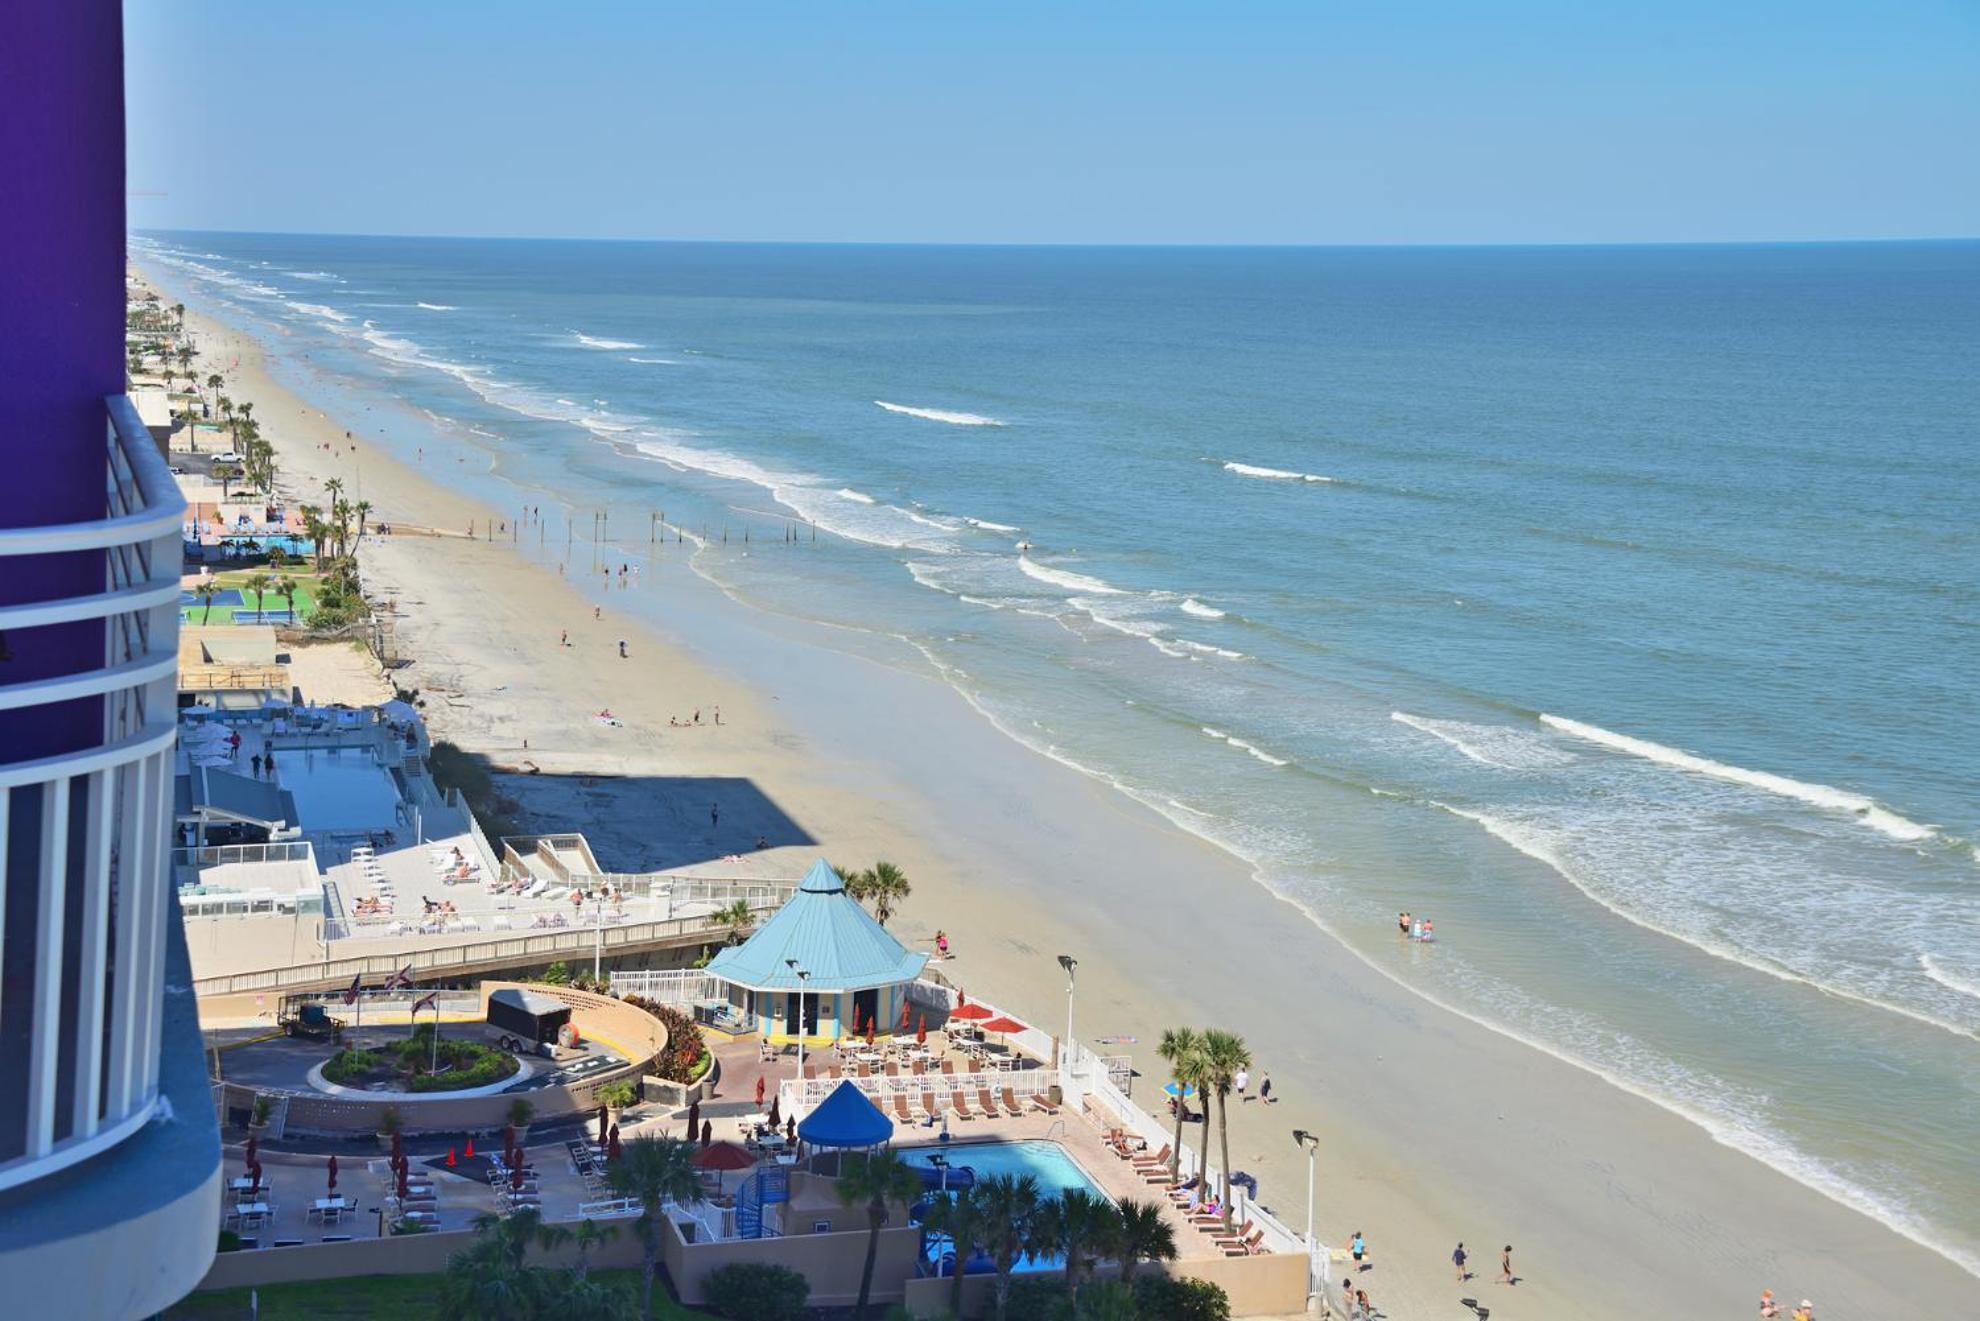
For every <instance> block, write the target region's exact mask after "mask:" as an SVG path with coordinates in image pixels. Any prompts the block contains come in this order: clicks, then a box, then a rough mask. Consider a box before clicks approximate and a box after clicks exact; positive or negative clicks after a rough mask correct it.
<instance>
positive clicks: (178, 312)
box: [172, 303, 186, 330]
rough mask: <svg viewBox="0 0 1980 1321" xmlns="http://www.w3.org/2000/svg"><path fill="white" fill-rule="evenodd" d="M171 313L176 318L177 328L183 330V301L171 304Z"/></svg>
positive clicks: (184, 325)
mask: <svg viewBox="0 0 1980 1321" xmlns="http://www.w3.org/2000/svg"><path fill="white" fill-rule="evenodd" d="M172 315H173V316H174V317H175V318H177V320H178V322H179V329H180V330H184V329H185V328H186V305H185V304H184V303H174V304H172Z"/></svg>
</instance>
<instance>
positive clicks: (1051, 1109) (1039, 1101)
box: [1028, 1092, 1059, 1115]
mask: <svg viewBox="0 0 1980 1321" xmlns="http://www.w3.org/2000/svg"><path fill="white" fill-rule="evenodd" d="M1028 1099H1029V1100H1030V1101H1031V1104H1032V1106H1033V1108H1035V1109H1038V1110H1043V1111H1044V1112H1045V1113H1046V1114H1048V1115H1056V1114H1058V1113H1059V1103H1058V1102H1057V1101H1054V1100H1053V1099H1052V1098H1051V1097H1049V1096H1047V1095H1045V1093H1043V1092H1033V1093H1032V1094H1031V1096H1030V1097H1029V1098H1028Z"/></svg>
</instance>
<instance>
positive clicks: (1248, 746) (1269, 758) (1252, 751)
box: [1199, 725, 1292, 766]
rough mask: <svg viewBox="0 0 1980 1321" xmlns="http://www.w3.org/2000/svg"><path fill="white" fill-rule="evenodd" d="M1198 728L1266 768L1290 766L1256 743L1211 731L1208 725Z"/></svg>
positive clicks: (1214, 730)
mask: <svg viewBox="0 0 1980 1321" xmlns="http://www.w3.org/2000/svg"><path fill="white" fill-rule="evenodd" d="M1199 728H1201V730H1202V731H1203V733H1204V734H1206V735H1208V736H1209V737H1211V738H1214V739H1216V740H1218V741H1219V742H1222V743H1228V744H1230V745H1231V746H1232V747H1234V748H1236V749H1238V750H1239V751H1240V752H1244V753H1248V754H1249V755H1251V756H1253V757H1256V758H1257V759H1258V760H1259V761H1262V762H1264V763H1265V764H1266V765H1267V766H1290V765H1292V763H1291V762H1290V761H1288V760H1286V759H1285V758H1284V757H1274V756H1273V755H1272V754H1271V753H1269V752H1267V751H1265V749H1263V748H1261V747H1259V746H1258V745H1257V744H1256V743H1247V742H1246V741H1245V740H1243V739H1241V738H1239V737H1238V736H1237V735H1235V734H1227V733H1225V732H1224V731H1223V730H1221V729H1212V728H1211V727H1210V726H1209V725H1202V726H1200V727H1199Z"/></svg>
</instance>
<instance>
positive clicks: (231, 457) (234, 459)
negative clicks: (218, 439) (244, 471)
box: [213, 450, 245, 463]
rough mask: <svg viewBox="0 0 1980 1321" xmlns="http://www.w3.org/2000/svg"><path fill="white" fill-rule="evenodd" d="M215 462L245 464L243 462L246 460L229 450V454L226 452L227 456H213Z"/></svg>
mask: <svg viewBox="0 0 1980 1321" xmlns="http://www.w3.org/2000/svg"><path fill="white" fill-rule="evenodd" d="M213 461H214V462H215V463H243V462H245V460H244V459H243V458H242V457H241V456H240V455H238V454H236V453H234V451H232V450H228V451H227V452H226V453H225V454H216V455H214V456H213Z"/></svg>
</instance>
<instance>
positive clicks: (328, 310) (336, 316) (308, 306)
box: [289, 303, 350, 321]
mask: <svg viewBox="0 0 1980 1321" xmlns="http://www.w3.org/2000/svg"><path fill="white" fill-rule="evenodd" d="M289 306H290V307H291V308H293V309H295V310H296V311H298V312H303V313H306V314H307V315H309V316H318V317H322V318H323V319H324V320H326V321H349V320H350V317H348V316H347V315H345V314H344V313H342V312H339V311H338V310H337V309H336V308H334V307H325V306H324V305H323V304H321V303H290V304H289Z"/></svg>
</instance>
